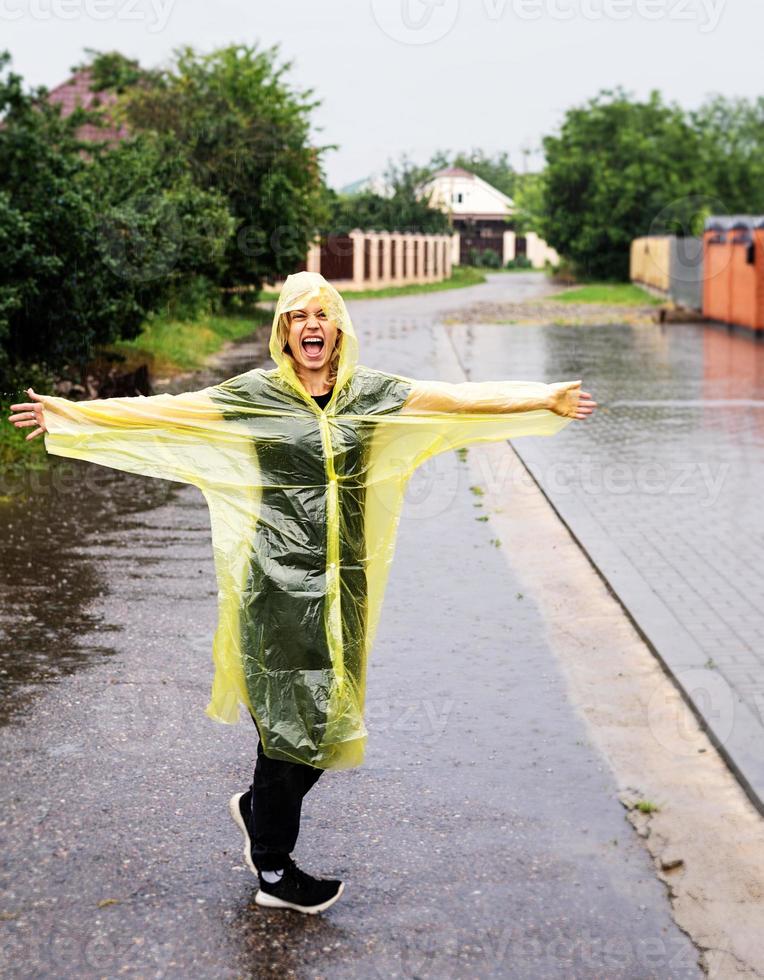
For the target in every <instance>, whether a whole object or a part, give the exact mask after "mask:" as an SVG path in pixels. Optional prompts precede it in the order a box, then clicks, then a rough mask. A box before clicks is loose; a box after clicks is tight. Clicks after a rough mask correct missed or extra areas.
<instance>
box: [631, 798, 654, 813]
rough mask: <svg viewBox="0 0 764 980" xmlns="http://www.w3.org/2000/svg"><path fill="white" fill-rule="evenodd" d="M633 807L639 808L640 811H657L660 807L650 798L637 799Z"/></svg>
mask: <svg viewBox="0 0 764 980" xmlns="http://www.w3.org/2000/svg"><path fill="white" fill-rule="evenodd" d="M635 809H637V810H639V812H640V813H657V812H658V810H660V807H659V806H658V804H657V803H653V802H652V801H651V800H638V801H637V802H636V804H635Z"/></svg>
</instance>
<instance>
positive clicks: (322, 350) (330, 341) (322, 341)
mask: <svg viewBox="0 0 764 980" xmlns="http://www.w3.org/2000/svg"><path fill="white" fill-rule="evenodd" d="M287 316H288V317H289V349H290V350H291V352H292V357H293V358H294V359H295V361H296V362H297V364H298V365H299V366H300V367H301V368H303V369H304V370H307V371H322V370H323V369H325V368H326V367H327V365H328V364H329V361H330V360H331V358H332V354H333V353H334V347H335V344H336V343H337V334H338V330H337V325H336V323H335V322H334V321H333V320H330V319H329V318H328V317H327V315H326V314H325V313H324V310H323V307H322V305H321V300H319V299H313V300H311V301H310V302H309V303H307V304H306V305H305V306H304V307H303V308H302V309H299V310H291V311H290V312H289V313H288V314H287Z"/></svg>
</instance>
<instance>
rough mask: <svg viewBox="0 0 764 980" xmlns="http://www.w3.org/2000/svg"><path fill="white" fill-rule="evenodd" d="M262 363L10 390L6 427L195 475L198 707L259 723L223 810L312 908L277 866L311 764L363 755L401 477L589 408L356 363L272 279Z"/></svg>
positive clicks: (281, 895)
mask: <svg viewBox="0 0 764 980" xmlns="http://www.w3.org/2000/svg"><path fill="white" fill-rule="evenodd" d="M270 351H271V355H272V357H273V359H274V361H275V362H276V368H275V369H273V370H263V369H255V370H252V371H247V372H245V373H244V374H241V375H238V376H236V377H234V378H230V379H229V380H227V381H225V382H222V383H221V384H218V385H213V386H210V387H207V388H204V389H202V390H201V391H196V392H187V393H184V394H180V395H153V396H151V397H148V398H146V397H143V396H139V397H136V398H107V399H97V400H94V401H88V402H76V403H74V402H70V401H67V400H66V399H63V398H57V397H50V396H43V395H38V394H36V393H35V392H33V391H32V390H31V389H29V390H28V393H29V396H30V398H32V399H33V400H32V401H31V402H26V403H21V404H17V405H13V406H12V411H13V412H14V413H15V414H13V415H11V416H10V420H11V421H12V422H13V423H14V424H15V425H16V426H18V427H33V431H32V432H31V433H29V435H28V436H27V438H28V439H31V438H35V437H37V436H39V435H41V434H43V433H44V434H45V444H46V448H47V450H48V452H51V453H55V454H58V455H62V456H71V457H76V458H80V459H86V460H90V461H92V462H96V463H101V464H103V465H106V466H111V467H115V468H117V469H123V470H128V471H130V472H134V473H141V474H144V475H148V476H154V477H160V478H164V479H169V480H176V481H179V482H186V483H192V484H194V485H195V486H198V487H199V488H200V489H201V490H202V492H203V494H204V496H205V499H206V500H207V503H208V506H209V510H210V520H211V525H212V538H213V550H214V557H215V570H216V576H217V580H218V586H219V591H218V597H219V598H218V603H219V605H218V626H217V629H216V632H215V637H214V641H213V660H214V663H215V676H214V680H213V685H212V696H211V700H210V702H209V704H208V705H207V708H206V712H207V714H208V715H210V717H212V718H214V719H216V720H217V721H221V722H226V723H230V724H233V723H236V722H237V721H238V720H239V705H240V704H244V706H245V707H246V708H247V709H248V711H249V713H250V715H251V717H252V719H253V721H254V723H255V725H256V727H257V730H258V734H259V742H258V747H257V763H256V768H255V774H254V780H253V783H252V786H251V787H250V789H249V790H248V791H247V792H246V793H243V794H236V795H235V796H234V797H233V798H232V800H231V801H230V807H231V814H232V816H233V818H234V820H235V821H236V823H237V824H238V826H239V827H240V829H241V830H242V832H243V834H244V840H245V858H246V860H247V863H248V865H249V867H250V868H251V869H252V870H253V871H254V872H255V873H256V874H257V875H258V878H259V882H260V889H259V891H258V893H257V896H256V901H257V902H258V904H260V905H266V906H270V907H278V908H293V909H297V910H299V911H302V912H309V913H315V912H319V911H321V910H323V909H325V908H328V907H329V906H330V905H331V904H333V902H335V901H336V900H337V898H339V896H340V895H341V894H342V890H343V884H342V882H340V881H337V880H333V879H332V880H326V879H321V878H314V877H312V876H310V875H307V874H305V872H303V871H301V870H300V869H299V868H297V866H296V865H295V863H294V861H293V860H292V858H291V857H290V853H291V851H292V850H293V848H294V845H295V842H296V839H297V835H298V832H299V821H300V809H301V805H302V799H303V797H304V795H305V793H307V791H308V790H309V789H310V787H311V786H312V785H313V784H314V783H315V781H316V780H317V779H318V777H319V776H320V775H321V772H323V770H325V769H345V768H350V767H354V766H359V765H361V763H362V762H363V757H364V749H365V743H366V737H367V733H366V728H365V726H364V723H363V707H364V699H365V682H366V666H367V662H368V656H369V652H370V649H371V645H372V641H373V637H374V632H375V629H376V624H377V621H378V618H379V612H380V607H381V602H382V595H383V592H384V587H385V581H386V577H387V572H388V568H389V565H390V562H391V560H392V555H393V549H394V541H395V533H396V528H397V524H398V517H399V513H400V508H401V504H402V500H403V493H404V490H405V487H406V483H407V481H408V479H409V477H410V476H411V474H412V473H413V472H414V470H415V468H416V467H417V466H418V465H419V464H420V463H421V462H424V461H425V460H427V459H429V458H431V457H432V456H434V455H436V454H437V453H440V452H443V451H445V450H454V449H458V448H460V447H462V446H465V445H467V444H468V443H471V442H474V441H480V440H498V439H507V438H514V437H517V436H520V435H552V434H554V433H555V432H558V431H559V430H560V429H561V428H563V427H564V426H565V425H567V424H568V422H570V421H571V420H572V419H583V418H586V417H587V416H588V415H590V414H591V412H592V411H593V409H594V407H595V405H596V402H594V401H593V400H592V398H591V396H590V395H589V393H588V392H583V391H581V388H580V386H581V382H580V381H566V382H555V383H552V384H545V383H543V382H527V381H504V382H483V383H474V382H465V383H462V384H446V383H443V382H437V381H416V380H414V379H412V378H407V377H403V376H400V375H394V374H389V373H386V372H382V371H376V370H371V369H369V368H365V367H362V366H360V365H358V364H357V353H358V344H357V340H356V335H355V332H354V330H353V325H352V322H351V320H350V316H349V315H348V312H347V309H346V307H345V303H344V302H343V300H342V297H341V296H340V294H339V293H338V292H337V290H336V289H335V288H334V287H333V286H332V285H331V284H330V283H328V282H327V281H326V280H325V279H324V278H323V277H322V276H320V275H318V274H317V273H310V272H299V273H296V274H294V275H291V276H288V277H287V280H286V282H285V283H284V286H283V288H282V290H281V293H280V296H279V299H278V302H277V304H276V310H275V313H274V318H273V326H272V331H271V340H270Z"/></svg>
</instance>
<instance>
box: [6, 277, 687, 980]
mask: <svg viewBox="0 0 764 980" xmlns="http://www.w3.org/2000/svg"><path fill="white" fill-rule="evenodd" d="M503 280H504V281H502V282H501V283H499V284H498V285H495V286H486V287H482V288H483V289H484V291H485V292H484V294H485V293H486V292H488V291H495V290H496V289H502V288H506V287H507V286H513V287H514V288H517V287H518V285H522V284H523V283H524V282H525V280H520V279H517V278H515V277H511V278H510V277H503ZM527 288H528V289H533V288H534V283H533V281H532V280H531V282H530V284H529V285H528V286H527ZM465 292H469V293H472V298H474V296H475V293H476V290H470V291H465ZM461 299H463V300H464V301H467V300H468V299H470V297H468V296H464V297H462V298H461ZM461 299H460V301H461ZM454 302H455V299H454V298H453V297H447V298H444V294H431V295H430V296H421V297H407V298H404V299H399V300H385V301H378V302H375V303H364V302H360V301H359V302H357V303H355V304H352V305H351V313H352V314H353V316H354V322H355V323H356V327H357V329H358V331H359V335H360V339H361V350H362V359H363V360H364V362H365V363H369V364H372V365H373V366H379V367H386V368H389V369H391V370H397V371H399V372H400V373H409V374H412V375H415V376H420V377H428V376H429V377H434V376H438V356H437V354H438V345H439V344H440V343H441V342H442V341H443V337H442V332H441V331H438V332H437V333H436V331H435V329H434V325H433V320H434V315H435V314H436V313H437V311H438V310H440V309H444V308H447V307H449V306H452V305H453V303H454ZM476 329H482V328H476ZM485 329H490V328H485ZM533 366H534V365H530V364H529V367H533ZM540 366H541V364H540ZM576 376H578V375H576ZM564 436H565V433H563V434H561V435H560V436H558V437H556V438H558V439H562V438H564ZM476 451H477V450H475V449H472V450H470V452H471V453H472V452H476ZM84 468H85V469H87V468H88V467H87V466H85V467H84ZM89 469H91V470H93V469H98V468H94V467H89ZM465 473H466V468H465V467H464V464H463V463H461V462H460V461H459V460H458V459H457V458H456V456H455V455H454V454H446V455H444V456H443V457H439V458H438V459H437V460H433V461H431V463H429V464H427V466H426V467H423V468H422V469H421V470H420V471H419V473H418V474H417V476H415V478H414V479H413V480H412V483H411V485H410V488H409V493H408V495H407V505H406V510H405V513H404V517H403V519H402V521H401V527H400V533H399V542H398V551H397V555H396V559H395V563H394V566H393V571H392V574H391V580H390V585H389V587H388V592H387V599H386V605H385V609H384V611H383V616H382V621H381V624H380V629H379V633H378V638H377V643H376V649H375V651H374V655H373V659H372V661H371V664H370V667H369V684H368V702H367V724H368V728H369V731H370V740H369V748H368V753H367V762H366V765H365V766H364V767H362V768H360V769H357V770H351V771H346V772H327V773H325V774H324V776H322V778H321V780H319V782H318V783H317V785H316V787H315V788H314V789H313V790H312V791H311V793H310V794H309V796H308V797H307V798H306V801H305V804H304V819H303V830H302V834H301V838H300V841H299V843H298V847H297V851H296V854H295V856H296V858H297V860H298V862H299V863H301V864H302V865H303V866H304V867H305V868H306V869H307V870H310V871H313V872H314V873H319V874H331V875H339V876H341V877H343V878H344V879H345V881H346V891H345V894H344V895H343V897H342V899H341V900H340V901H339V902H338V903H337V904H336V905H335V906H334V907H333V908H332V909H331V910H329V911H328V912H327V913H325V914H323V915H321V916H317V917H315V918H313V917H302V916H300V915H298V914H297V913H290V912H268V911H264V910H261V909H259V908H258V907H256V906H255V905H254V902H253V900H254V895H255V892H256V887H257V886H256V880H255V879H254V878H253V877H252V875H251V874H250V872H249V871H247V870H246V868H245V867H244V865H243V861H242V858H241V841H240V837H239V833H238V831H237V829H236V828H235V827H234V825H233V823H232V822H231V821H230V818H229V816H228V813H227V800H228V797H229V796H230V794H231V793H233V792H235V791H237V790H243V789H245V788H246V787H247V785H248V783H249V780H250V779H251V770H252V765H253V763H254V755H255V733H254V727H253V726H252V725H251V722H249V720H248V719H247V720H246V721H243V722H242V724H241V725H240V726H237V727H233V728H231V727H225V726H222V725H218V724H216V723H215V722H213V721H211V720H210V719H208V718H207V717H206V716H205V715H204V711H203V709H204V706H205V705H206V703H207V699H208V695H209V687H210V683H211V679H212V665H211V659H210V658H211V640H212V634H213V631H214V626H215V613H216V609H215V595H216V586H215V580H214V574H213V565H212V555H211V550H210V536H209V525H208V518H207V512H206V508H205V506H204V501H203V498H202V496H201V494H200V493H199V492H198V491H196V490H195V489H194V488H190V487H182V486H175V485H172V484H170V483H166V484H165V483H161V484H160V483H158V482H156V481H154V487H155V488H156V489H153V488H152V489H151V490H147V489H145V486H144V485H145V484H150V483H152V481H142V480H139V478H132V477H130V476H129V475H128V474H119V473H109V474H108V475H107V477H106V478H105V479H106V480H107V483H106V487H107V492H106V498H107V499H111V495H110V490H111V489H113V490H114V492H115V493H117V491H118V488H119V491H118V492H119V494H120V495H122V494H124V496H123V497H122V496H121V497H120V498H119V499H122V500H123V505H122V506H121V507H120V506H114V507H113V508H112V509H111V510H110V512H109V513H108V516H106V517H103V518H98V519H96V520H94V521H93V520H91V522H90V524H83V525H82V526H80V527H77V528H76V530H77V532H78V534H77V543H76V544H74V543H67V540H66V539H65V538H62V539H61V543H60V544H57V545H56V547H57V548H58V549H59V552H58V554H59V558H58V559H56V560H55V561H53V560H51V562H50V563H49V564H48V565H47V566H46V568H45V570H44V571H43V572H41V573H40V576H39V577H38V585H37V586H36V588H41V589H44V588H45V579H46V577H47V579H48V580H52V579H55V580H56V581H57V583H59V584H57V585H56V588H58V589H59V591H58V592H57V593H56V595H57V600H56V601H57V603H58V604H59V605H60V607H61V611H60V612H59V613H58V615H59V616H61V617H62V619H63V620H65V621H66V623H67V628H66V629H62V630H61V631H60V632H59V633H57V634H56V637H55V639H54V640H53V647H52V649H53V654H54V655H53V657H52V658H50V659H51V660H52V661H53V663H54V665H55V664H59V663H64V662H67V658H73V659H72V662H71V668H72V669H67V670H66V671H64V670H61V671H60V672H58V673H56V672H55V671H53V673H52V674H51V676H50V678H49V680H48V682H47V683H46V684H45V685H44V687H42V688H38V689H36V690H35V689H33V690H29V689H27V690H26V694H25V696H24V699H23V701H20V702H19V705H18V707H17V709H16V710H15V711H11V712H10V713H9V714H8V716H7V717H8V723H7V724H6V726H5V728H4V730H3V742H4V751H3V763H2V764H3V777H2V786H3V789H2V793H3V807H2V823H1V826H0V831H1V833H2V844H3V849H2V854H3V857H2V870H1V872H0V880H1V882H2V904H0V930H1V931H0V936H2V941H1V942H0V971H2V972H3V973H4V974H5V975H10V976H13V977H51V976H55V977H114V976H128V977H132V976H135V977H184V978H185V977H189V976H193V977H216V978H217V977H224V978H228V977H231V978H233V977H261V976H262V977H265V976H272V975H274V976H276V975H277V976H294V977H340V978H345V977H347V978H351V977H353V978H355V977H363V978H366V977H394V976H400V977H422V978H425V977H438V978H451V977H512V978H515V977H517V978H525V977H528V978H534V980H535V978H539V977H544V978H546V977H566V978H568V977H586V978H589V977H591V978H603V980H604V978H608V980H611V978H621V977H623V978H634V980H637V978H638V980H645V978H652V977H654V978H656V980H657V978H661V980H663V978H674V977H676V978H679V977H697V976H700V975H701V972H700V970H699V969H698V967H697V966H696V965H695V952H694V949H693V947H692V945H691V943H690V942H689V941H688V940H687V938H686V937H685V936H684V934H683V933H681V931H680V930H679V929H678V928H677V927H676V926H675V924H674V923H673V921H672V919H671V917H670V914H669V904H668V900H667V897H666V894H665V889H664V886H663V885H662V884H661V883H660V882H658V881H657V879H656V878H655V876H654V872H653V868H652V863H651V860H650V858H649V857H648V855H647V852H646V850H645V849H644V847H643V846H642V843H641V841H640V840H639V838H637V837H636V835H635V832H634V830H633V829H632V827H631V826H630V825H629V824H628V822H627V821H626V819H625V817H624V810H623V808H622V807H621V804H620V803H619V802H618V800H617V798H616V795H615V782H614V778H613V776H612V774H611V773H610V771H609V769H608V766H607V763H606V762H605V761H604V760H603V759H602V758H600V757H599V756H598V754H597V753H596V751H595V750H594V749H593V747H592V746H591V745H590V744H589V743H588V740H587V732H586V729H585V727H584V725H583V723H582V721H581V720H580V718H579V717H578V715H577V714H576V712H575V710H574V708H573V707H572V706H571V705H570V703H569V701H568V699H567V696H566V691H565V687H564V683H563V681H562V679H561V676H560V673H559V670H558V668H557V665H556V661H555V659H554V655H553V652H552V651H551V650H550V648H549V646H548V644H547V642H546V640H545V632H544V623H543V621H542V619H541V618H540V616H539V614H538V612H537V609H536V606H535V603H534V601H533V598H532V597H530V596H521V595H519V594H518V593H519V588H518V581H517V577H516V572H515V570H514V569H513V567H512V566H511V565H509V564H508V563H507V561H506V559H505V557H504V555H503V553H502V552H500V551H499V550H498V549H496V548H495V547H494V546H493V544H492V542H491V532H490V530H489V529H488V525H485V524H483V523H480V522H478V521H476V520H475V516H476V514H478V513H479V508H476V507H475V504H476V503H479V500H478V499H476V496H475V494H474V493H472V492H471V491H470V489H469V485H468V484H469V483H470V481H469V479H468V478H467V477H466V476H465ZM108 480H111V481H112V482H111V483H108ZM94 492H95V491H92V490H91V494H92V493H94ZM153 494H156V496H152V495H153ZM56 497H57V498H58V499H57V500H56V499H52V500H51V501H50V502H49V503H48V504H47V505H46V506H48V507H49V510H46V511H45V514H46V519H47V520H49V521H54V522H55V520H56V516H57V515H58V516H59V518H63V517H64V516H65V517H67V518H71V519H72V520H73V521H74V522H75V524H77V523H78V521H79V517H78V515H79V513H80V512H79V511H78V510H77V507H76V506H72V504H71V502H70V503H69V505H68V506H64V505H63V504H62V503H61V499H60V497H61V495H60V494H54V495H53V498H56ZM79 499H80V500H82V499H83V498H82V497H80V498H79ZM99 506H101V505H96V506H95V508H94V511H93V513H94V514H96V515H97V514H98V513H99V511H98V507H99ZM56 540H57V541H58V540H59V539H58V538H56ZM27 547H28V548H29V547H30V546H27ZM42 547H43V545H42V543H41V542H40V541H39V538H38V539H36V540H35V541H34V542H33V543H32V545H31V548H32V549H33V550H34V549H42ZM17 551H18V552H19V554H20V553H21V552H22V551H23V548H18V549H17ZM21 560H22V559H21V558H19V561H21ZM521 560H522V556H521V555H518V556H517V561H518V562H520V561H521ZM550 560H552V559H551V556H550ZM20 567H21V566H20ZM63 569H66V572H67V574H66V577H67V580H68V581H67V585H69V583H73V584H72V585H71V594H72V596H73V599H72V602H71V604H69V605H67V599H66V597H67V591H66V588H65V587H64V586H63V585H61V584H60V579H61V578H63ZM40 578H42V579H43V584H42V585H40V584H39V579H40ZM84 578H86V579H87V581H88V583H89V584H88V586H87V588H85V587H82V588H80V585H81V583H82V581H83V579H84ZM51 588H52V586H51ZM41 597H42V598H44V593H42V596H41ZM36 608H38V607H37V606H34V605H31V606H30V609H29V612H28V615H30V616H35V609H36ZM55 621H56V616H53V617H52V618H51V619H50V622H52V623H53V624H54V625H55ZM78 624H79V626H78ZM35 628H36V627H35V621H30V625H29V629H30V630H34V629H35ZM46 628H47V629H49V628H50V626H49V625H48V626H46ZM25 635H26V631H25V629H24V628H23V624H19V625H17V627H16V633H15V634H14V639H13V641H12V645H13V647H14V648H15V647H18V649H19V650H22V649H23V644H24V643H25V642H27V641H25V639H24V637H25ZM32 647H33V643H32V641H31V640H30V641H28V648H29V649H31V648H32ZM88 651H92V655H89V653H88ZM10 659H11V661H12V660H13V650H11V657H10ZM51 670H53V668H51ZM18 673H21V671H18ZM13 690H14V691H19V692H21V691H23V690H24V689H23V688H20V687H19V686H18V685H15V686H14V688H13Z"/></svg>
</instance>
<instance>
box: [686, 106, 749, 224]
mask: <svg viewBox="0 0 764 980" xmlns="http://www.w3.org/2000/svg"><path fill="white" fill-rule="evenodd" d="M690 122H691V125H692V126H693V128H694V129H695V131H696V132H697V134H698V136H699V138H700V158H699V161H698V163H699V167H700V170H701V172H702V173H703V174H704V176H705V179H706V181H707V193H708V194H709V195H710V196H711V197H712V198H715V199H716V200H717V201H718V205H717V206H716V207H715V210H719V211H721V212H722V213H726V214H750V213H754V214H764V97H762V96H759V97H758V98H757V99H753V100H748V99H742V98H732V99H730V98H725V97H724V96H722V95H715V96H712V97H711V98H710V99H708V100H706V102H704V103H703V105H701V107H700V108H699V109H697V110H696V111H694V112H691V113H690Z"/></svg>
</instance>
